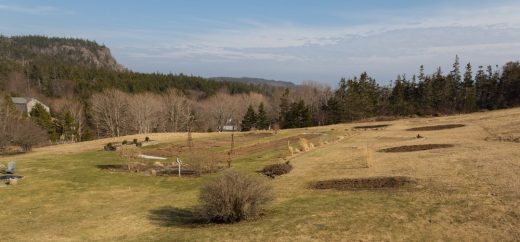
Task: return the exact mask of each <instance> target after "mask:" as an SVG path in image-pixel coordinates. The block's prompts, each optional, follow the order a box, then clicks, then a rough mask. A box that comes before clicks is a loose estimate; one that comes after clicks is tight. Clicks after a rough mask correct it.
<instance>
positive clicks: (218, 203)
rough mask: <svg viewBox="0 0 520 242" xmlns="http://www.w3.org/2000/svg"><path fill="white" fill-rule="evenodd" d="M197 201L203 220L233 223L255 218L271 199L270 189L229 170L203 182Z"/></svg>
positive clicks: (259, 181)
mask: <svg viewBox="0 0 520 242" xmlns="http://www.w3.org/2000/svg"><path fill="white" fill-rule="evenodd" d="M199 200H200V203H201V207H200V214H201V215H202V217H203V218H205V219H206V220H208V221H212V222H217V223H235V222H240V221H242V220H247V219H252V218H255V217H258V215H259V213H260V210H261V208H262V206H264V205H265V204H266V203H268V202H269V201H271V200H272V197H271V187H270V186H268V185H267V184H265V183H264V182H263V181H261V180H260V179H259V178H257V177H254V176H252V175H248V174H244V173H240V172H237V171H234V170H230V171H227V172H225V173H224V174H223V175H222V176H221V177H219V178H217V179H215V180H213V181H210V182H208V183H206V184H205V185H204V186H203V187H202V189H201V192H200V197H199Z"/></svg>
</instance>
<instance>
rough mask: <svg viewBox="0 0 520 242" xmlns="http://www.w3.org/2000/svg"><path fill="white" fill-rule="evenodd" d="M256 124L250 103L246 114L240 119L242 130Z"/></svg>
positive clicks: (249, 128)
mask: <svg viewBox="0 0 520 242" xmlns="http://www.w3.org/2000/svg"><path fill="white" fill-rule="evenodd" d="M255 124H256V114H255V110H254V109H253V106H252V105H249V107H248V108H247V111H246V114H245V115H244V118H243V119H242V131H249V130H251V129H252V128H254V127H255Z"/></svg>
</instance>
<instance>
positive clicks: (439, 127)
mask: <svg viewBox="0 0 520 242" xmlns="http://www.w3.org/2000/svg"><path fill="white" fill-rule="evenodd" d="M464 126H466V125H465V124H442V125H433V126H423V127H416V128H411V129H407V130H406V131H433V130H443V129H454V128H460V127H464Z"/></svg>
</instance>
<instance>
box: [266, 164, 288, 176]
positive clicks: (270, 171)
mask: <svg viewBox="0 0 520 242" xmlns="http://www.w3.org/2000/svg"><path fill="white" fill-rule="evenodd" d="M292 168H293V166H292V165H291V164H289V162H286V163H280V164H272V165H268V166H266V167H264V169H262V170H261V171H260V173H262V174H264V175H266V176H268V177H271V178H275V177H276V176H281V175H283V174H287V173H289V172H291V170H292Z"/></svg>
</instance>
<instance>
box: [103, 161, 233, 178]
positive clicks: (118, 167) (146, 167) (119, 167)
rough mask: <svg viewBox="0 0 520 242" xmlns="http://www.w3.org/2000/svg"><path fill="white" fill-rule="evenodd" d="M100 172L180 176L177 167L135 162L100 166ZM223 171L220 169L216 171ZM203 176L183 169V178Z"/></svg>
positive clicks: (193, 170)
mask: <svg viewBox="0 0 520 242" xmlns="http://www.w3.org/2000/svg"><path fill="white" fill-rule="evenodd" d="M97 168H99V169H100V170H106V171H112V172H129V173H144V174H147V175H151V176H178V175H179V170H178V169H179V168H178V166H177V165H159V166H158V165H155V164H145V163H139V162H135V163H132V164H113V165H98V166H97ZM221 169H223V167H218V168H217V169H216V170H215V171H213V172H217V171H218V170H221ZM199 175H202V174H200V173H199V172H197V171H196V170H195V169H191V168H190V167H181V176H199Z"/></svg>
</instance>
